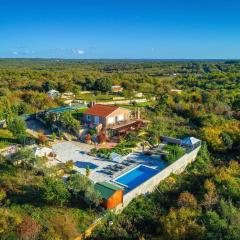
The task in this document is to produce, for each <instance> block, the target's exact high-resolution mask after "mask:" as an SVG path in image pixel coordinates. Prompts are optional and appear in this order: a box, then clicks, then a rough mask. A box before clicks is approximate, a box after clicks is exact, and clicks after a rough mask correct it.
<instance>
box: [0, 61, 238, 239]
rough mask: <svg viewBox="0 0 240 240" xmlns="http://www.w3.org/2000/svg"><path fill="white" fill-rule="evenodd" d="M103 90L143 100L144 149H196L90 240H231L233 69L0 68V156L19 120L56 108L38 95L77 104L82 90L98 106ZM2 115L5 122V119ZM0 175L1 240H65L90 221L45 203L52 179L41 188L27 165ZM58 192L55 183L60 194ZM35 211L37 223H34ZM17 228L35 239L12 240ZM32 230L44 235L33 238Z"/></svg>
mask: <svg viewBox="0 0 240 240" xmlns="http://www.w3.org/2000/svg"><path fill="white" fill-rule="evenodd" d="M112 85H121V86H122V87H123V92H122V93H120V96H124V97H126V98H130V97H131V96H133V95H134V93H136V92H141V93H143V94H144V96H145V97H146V98H147V99H149V102H148V103H147V104H146V105H144V106H139V107H141V113H142V117H143V118H146V119H147V120H150V124H149V125H148V126H147V129H146V132H147V134H148V136H149V138H150V141H152V142H153V143H154V142H156V141H159V137H160V136H161V135H168V136H173V137H184V136H188V135H191V136H195V137H197V138H200V139H201V140H202V141H203V146H202V148H201V151H200V153H199V155H198V157H197V160H196V162H194V163H193V164H192V165H190V166H188V168H187V169H186V171H185V172H184V173H182V174H181V175H172V176H170V177H168V178H167V179H166V180H164V181H163V182H161V183H160V184H159V186H158V188H157V189H156V191H155V192H153V193H151V194H149V195H147V196H145V195H144V196H140V197H138V198H136V199H135V200H134V201H132V202H131V204H130V205H129V206H128V207H127V208H126V209H124V211H123V212H122V213H121V214H117V215H116V214H114V213H112V212H109V213H107V215H106V217H105V218H104V220H103V221H102V223H101V224H99V225H98V226H97V228H96V229H95V230H94V232H93V235H92V236H91V238H92V239H176V240H177V239H179V240H180V239H189V240H190V239H209V240H215V239H226V240H237V239H240V61H140V60H139V61H134V60H132V61H130V60H129V61H120V60H112V61H110V60H109V61H106V60H102V61H100V60H99V61H94V60H88V61H87V60H86V61H84V60H82V61H79V60H56V59H52V60H41V59H39V60H28V59H16V60H14V59H12V60H8V59H2V60H0V120H3V119H7V121H9V122H11V123H12V128H11V127H10V129H9V131H5V130H1V129H0V146H1V142H2V146H5V142H6V140H7V139H8V140H9V141H12V142H21V137H22V135H21V124H19V122H18V121H20V120H19V119H18V118H19V116H22V115H24V114H32V113H35V112H38V111H41V110H45V109H48V108H52V107H56V106H61V105H63V102H62V100H61V99H59V98H56V99H52V98H50V97H49V96H48V95H47V94H46V93H47V92H48V91H49V90H51V89H56V90H58V91H59V92H60V93H64V92H69V91H71V92H73V93H74V94H75V95H76V96H77V97H78V96H79V97H80V96H81V91H86V90H87V91H92V92H94V95H96V96H98V95H108V94H110V93H109V92H110V90H111V86H112ZM153 97H154V100H153ZM133 107H138V106H137V105H135V106H133ZM9 112H11V114H12V116H14V119H8V116H9ZM9 125H10V126H11V124H9ZM14 126H19V128H20V130H19V132H16V129H15V127H14ZM28 155H29V154H27V155H24V154H23V155H21V156H25V158H29V156H28ZM17 157H18V156H16V158H17ZM34 161H37V160H36V159H35V160H34ZM38 164H39V165H41V163H38ZM0 165H1V167H0V235H1V234H2V238H1V239H18V238H17V236H18V237H19V236H20V237H19V239H71V238H72V237H73V236H75V235H74V234H72V235H71V232H74V231H76V228H78V229H79V228H81V226H82V223H81V217H82V221H85V222H88V221H89V218H91V217H93V215H95V212H94V211H93V210H92V209H91V208H90V209H87V210H86V206H85V205H83V206H81V207H79V204H76V203H75V202H71V201H69V200H68V197H66V195H67V193H66V192H65V195H64V196H63V199H65V200H66V201H65V202H64V203H62V202H61V201H60V202H59V200H58V199H56V202H55V201H54V200H52V201H48V199H46V192H48V190H49V188H48V189H47V190H46V188H47V187H46V186H48V185H54V184H55V183H54V182H52V181H53V180H51V178H50V180H49V182H46V181H47V180H46V179H45V178H43V177H42V176H41V174H40V175H39V174H36V173H37V172H38V171H37V170H36V169H34V168H33V166H31V164H30V165H29V164H28V165H23V166H15V165H14V166H12V165H10V164H9V163H7V161H6V159H4V158H3V157H1V159H0ZM56 171H57V170H56V169H55V172H56ZM49 177H50V176H49ZM26 183H27V184H26ZM33 183H34V186H33ZM56 184H57V183H56ZM23 186H24V187H26V186H28V187H29V189H25V190H23V189H22V188H23ZM50 187H51V186H50ZM64 188H65V187H64V186H62V185H61V183H59V185H58V190H59V191H60V192H61V194H64V191H65V190H64ZM44 190H46V191H45V192H44ZM22 192H27V194H25V195H24V196H22V195H21V193H22ZM33 193H34V194H35V195H34V194H33ZM32 194H33V195H32ZM44 194H45V195H44ZM39 196H41V198H39ZM44 196H45V197H44ZM28 198H31V201H30V202H27V201H26V199H28ZM41 199H43V200H42V201H41ZM20 200H21V201H20ZM18 201H20V202H18ZM34 201H36V202H35V203H34ZM45 203H46V205H44V204H45ZM55 203H57V204H55ZM48 204H49V205H48ZM54 205H57V206H54ZM80 205H81V204H80ZM64 208H65V209H64ZM77 208H79V210H77ZM33 209H35V210H33ZM36 209H37V210H36ZM41 209H43V210H44V211H45V212H44V219H41V218H40V217H39V216H40V211H42V210H41ZM66 209H67V210H66ZM63 212H64V214H63ZM33 213H34V214H33ZM73 215H74V216H75V218H74V217H72V216H73ZM54 216H56V219H55V220H54ZM66 219H68V220H66ZM76 219H77V220H76ZM57 221H62V222H64V223H66V226H68V227H69V228H68V230H66V228H64V227H63V225H64V224H58V223H57ZM25 225H26V226H29V227H30V228H33V229H35V232H34V233H32V235H31V234H30V235H26V236H27V237H29V236H30V237H31V238H27V237H25V238H24V235H21V233H22V232H24V231H26V230H25V229H24V226H25ZM41 228H45V229H46V232H47V233H46V234H45V235H44V234H39V235H38V234H37V233H39V232H40V229H41ZM61 228H64V229H63V230H60V229H61ZM69 229H70V230H69ZM61 231H62V234H59V232H61ZM37 236H38V237H37Z"/></svg>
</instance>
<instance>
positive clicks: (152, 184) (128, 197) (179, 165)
mask: <svg viewBox="0 0 240 240" xmlns="http://www.w3.org/2000/svg"><path fill="white" fill-rule="evenodd" d="M199 149H200V147H198V148H196V149H194V150H193V151H192V152H190V153H186V154H185V155H184V156H182V157H181V158H179V159H178V160H177V161H175V162H174V163H172V164H171V165H169V166H168V167H166V168H165V169H163V170H162V171H161V172H160V173H158V174H156V175H155V176H153V177H151V178H150V179H148V180H147V181H146V182H144V183H142V184H141V185H139V186H138V187H137V188H135V189H133V190H132V191H130V192H128V193H126V194H125V195H124V196H123V204H122V205H119V206H118V207H117V208H116V211H121V210H123V208H125V207H126V206H127V205H128V204H129V203H130V202H131V201H132V199H133V198H135V197H137V196H138V195H141V194H145V193H149V192H153V191H154V190H155V188H156V186H157V185H158V184H159V183H160V182H161V181H162V180H164V179H165V178H167V177H168V176H169V175H171V174H172V173H175V174H179V173H181V172H183V171H184V169H185V168H186V166H187V165H188V164H189V163H191V162H193V161H194V160H195V159H196V157H197V153H198V151H199Z"/></svg>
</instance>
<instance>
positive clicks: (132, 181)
mask: <svg viewBox="0 0 240 240" xmlns="http://www.w3.org/2000/svg"><path fill="white" fill-rule="evenodd" d="M157 173H159V170H156V169H153V168H150V167H147V166H145V165H139V166H137V167H136V168H134V169H132V170H130V171H128V172H126V173H124V174H123V175H121V176H119V177H117V178H115V179H113V180H112V181H113V182H115V183H117V184H119V185H122V186H124V187H126V188H128V189H134V188H136V187H137V186H139V185H140V184H142V183H143V182H145V181H146V180H148V179H149V178H151V177H152V176H154V175H155V174H157Z"/></svg>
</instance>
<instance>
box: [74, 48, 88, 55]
mask: <svg viewBox="0 0 240 240" xmlns="http://www.w3.org/2000/svg"><path fill="white" fill-rule="evenodd" d="M72 52H73V53H74V54H78V55H82V54H84V53H85V52H84V51H83V50H81V49H72Z"/></svg>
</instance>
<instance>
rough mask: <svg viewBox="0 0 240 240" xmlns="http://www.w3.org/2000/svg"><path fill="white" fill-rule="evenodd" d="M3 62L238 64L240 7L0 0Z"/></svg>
mask: <svg viewBox="0 0 240 240" xmlns="http://www.w3.org/2000/svg"><path fill="white" fill-rule="evenodd" d="M0 57H56V58H158V59H175V58H177V59H183V58H185V59H186V58H187V59H189V58H195V59H199V58H203V59H207V58H240V1H239V0H208V1H207V0H155V1H154V0H105V1H103V0H76V1H74V0H58V1H56V0H48V1H46V0H31V1H27V0H0Z"/></svg>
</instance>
